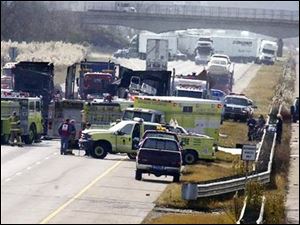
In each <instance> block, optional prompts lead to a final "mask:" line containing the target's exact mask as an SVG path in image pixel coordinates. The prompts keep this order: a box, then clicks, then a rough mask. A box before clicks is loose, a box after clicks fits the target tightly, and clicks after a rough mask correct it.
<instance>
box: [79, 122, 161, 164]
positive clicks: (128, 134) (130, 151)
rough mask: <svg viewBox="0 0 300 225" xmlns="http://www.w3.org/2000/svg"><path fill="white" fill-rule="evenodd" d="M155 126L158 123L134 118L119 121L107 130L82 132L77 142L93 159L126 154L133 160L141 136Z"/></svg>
mask: <svg viewBox="0 0 300 225" xmlns="http://www.w3.org/2000/svg"><path fill="white" fill-rule="evenodd" d="M157 126H159V124H158V123H149V122H144V121H143V120H142V119H140V118H135V120H131V121H121V122H119V123H117V124H116V125H114V126H112V127H111V128H109V129H89V130H84V131H83V132H82V135H81V138H80V140H79V142H80V144H81V146H83V148H84V149H86V150H88V151H89V152H90V153H91V155H92V157H93V158H98V159H104V158H105V157H106V156H107V154H108V153H127V155H128V157H129V158H130V159H135V157H136V152H137V149H138V146H139V142H140V139H141V137H142V135H143V134H144V132H145V131H146V130H155V129H156V127H157Z"/></svg>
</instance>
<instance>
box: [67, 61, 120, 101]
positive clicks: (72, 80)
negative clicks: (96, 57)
mask: <svg viewBox="0 0 300 225" xmlns="http://www.w3.org/2000/svg"><path fill="white" fill-rule="evenodd" d="M115 76H116V74H115V64H114V63H112V62H110V61H108V62H95V61H86V60H85V61H81V62H79V63H74V64H73V65H71V66H69V67H68V70H67V76H66V87H65V88H66V90H65V98H66V99H76V95H75V84H76V85H77V87H78V95H79V96H78V97H79V98H80V99H83V100H87V98H88V95H89V96H90V97H91V98H92V97H99V96H100V97H102V95H103V94H104V93H109V92H110V91H111V90H112V89H111V86H110V85H111V84H112V83H113V81H114V80H115Z"/></svg>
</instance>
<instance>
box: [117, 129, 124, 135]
mask: <svg viewBox="0 0 300 225" xmlns="http://www.w3.org/2000/svg"><path fill="white" fill-rule="evenodd" d="M124 134H125V133H124V132H122V131H120V130H118V131H116V132H115V135H118V136H123V135H124Z"/></svg>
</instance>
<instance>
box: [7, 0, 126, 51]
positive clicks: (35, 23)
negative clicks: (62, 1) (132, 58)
mask: <svg viewBox="0 0 300 225" xmlns="http://www.w3.org/2000/svg"><path fill="white" fill-rule="evenodd" d="M1 40H3V41H7V40H12V41H18V42H21V41H26V42H31V41H65V42H72V43H78V42H84V41H86V42H89V43H91V44H94V45H99V46H103V45H106V46H107V45H108V46H111V47H113V48H120V47H124V46H125V45H127V44H128V41H127V39H126V38H125V37H124V35H122V32H120V31H119V30H118V29H116V28H115V27H101V28H99V29H93V30H89V29H86V28H84V27H82V26H81V24H80V19H79V18H78V17H76V16H74V14H73V13H72V12H68V11H54V10H49V9H48V8H47V6H46V5H45V4H44V3H43V2H39V1H1Z"/></svg>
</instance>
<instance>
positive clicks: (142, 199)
mask: <svg viewBox="0 0 300 225" xmlns="http://www.w3.org/2000/svg"><path fill="white" fill-rule="evenodd" d="M121 63H122V65H124V66H128V65H130V66H131V68H134V69H144V68H143V66H144V65H143V64H142V63H141V62H140V60H137V59H130V60H128V59H122V60H121ZM169 66H170V68H173V67H174V68H175V69H176V71H177V72H178V73H183V74H187V73H191V72H200V71H201V70H202V67H201V66H197V65H195V64H194V62H190V61H186V62H185V61H178V62H171V63H170V64H169ZM258 68H259V66H257V65H250V64H246V65H244V64H236V67H235V79H236V83H235V87H234V88H235V89H240V91H242V90H243V86H245V83H244V82H248V80H249V79H250V78H249V76H250V77H254V75H255V71H257V69H258ZM253 71H254V72H253ZM178 73H177V74H178ZM73 152H74V153H75V155H74V156H62V155H60V154H59V141H58V140H50V141H43V142H42V143H35V144H33V145H32V146H24V147H23V148H18V147H11V146H1V206H2V207H1V223H18V224H19V223H76V224H78V223H93V224H96V223H112V224H119V223H141V222H142V220H143V219H144V218H145V216H146V215H147V214H148V213H149V212H150V211H151V210H152V208H153V207H154V203H153V202H154V201H155V200H156V198H157V197H158V196H159V195H160V193H161V192H162V191H163V190H164V188H165V187H166V185H167V184H168V183H170V182H171V180H172V178H171V177H167V178H165V177H161V178H156V177H155V176H153V175H151V176H150V177H148V176H147V175H144V177H143V178H144V179H143V180H142V181H135V179H134V173H135V162H134V161H130V160H128V159H127V156H125V155H108V157H107V158H106V159H105V160H98V159H92V158H88V157H84V156H82V155H83V154H84V153H83V152H82V151H81V152H78V151H77V150H76V151H75V150H74V151H73ZM145 178H146V179H145Z"/></svg>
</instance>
